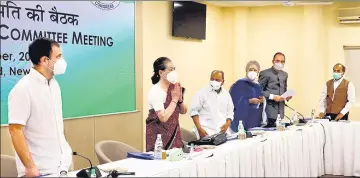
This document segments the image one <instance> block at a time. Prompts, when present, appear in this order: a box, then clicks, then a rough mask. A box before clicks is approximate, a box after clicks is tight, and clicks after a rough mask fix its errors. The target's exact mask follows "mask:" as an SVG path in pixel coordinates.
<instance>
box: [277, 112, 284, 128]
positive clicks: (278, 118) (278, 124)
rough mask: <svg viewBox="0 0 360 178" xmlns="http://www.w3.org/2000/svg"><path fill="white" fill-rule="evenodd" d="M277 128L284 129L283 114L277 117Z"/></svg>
mask: <svg viewBox="0 0 360 178" xmlns="http://www.w3.org/2000/svg"><path fill="white" fill-rule="evenodd" d="M276 130H279V131H283V125H282V123H281V116H280V114H278V116H277V118H276Z"/></svg>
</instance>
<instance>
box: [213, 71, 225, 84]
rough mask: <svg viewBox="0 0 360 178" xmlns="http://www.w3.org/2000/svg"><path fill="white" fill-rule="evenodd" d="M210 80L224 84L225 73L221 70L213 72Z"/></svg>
mask: <svg viewBox="0 0 360 178" xmlns="http://www.w3.org/2000/svg"><path fill="white" fill-rule="evenodd" d="M210 80H215V81H217V82H221V83H224V72H223V71H221V70H214V71H212V72H211V76H210Z"/></svg>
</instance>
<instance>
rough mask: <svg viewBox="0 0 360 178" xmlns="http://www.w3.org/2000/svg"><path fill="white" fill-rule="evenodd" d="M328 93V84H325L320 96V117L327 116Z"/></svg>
mask: <svg viewBox="0 0 360 178" xmlns="http://www.w3.org/2000/svg"><path fill="white" fill-rule="evenodd" d="M326 94H327V86H326V85H325V86H324V88H323V90H322V92H321V96H320V114H319V117H320V118H323V117H325V111H326Z"/></svg>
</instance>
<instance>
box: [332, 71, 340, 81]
mask: <svg viewBox="0 0 360 178" xmlns="http://www.w3.org/2000/svg"><path fill="white" fill-rule="evenodd" d="M341 77H342V76H341V73H337V72H334V73H333V78H334V79H335V80H339V79H340V78H341Z"/></svg>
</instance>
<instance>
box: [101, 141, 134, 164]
mask: <svg viewBox="0 0 360 178" xmlns="http://www.w3.org/2000/svg"><path fill="white" fill-rule="evenodd" d="M128 152H140V151H139V150H138V149H136V148H134V147H132V146H129V145H127V144H125V143H122V142H118V141H111V140H106V141H101V142H99V143H97V144H96V145H95V153H96V156H97V158H98V160H99V163H100V164H105V163H110V162H114V161H118V160H122V159H126V158H127V153H128Z"/></svg>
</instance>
